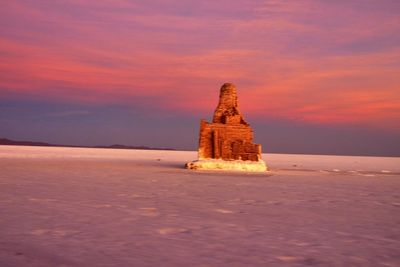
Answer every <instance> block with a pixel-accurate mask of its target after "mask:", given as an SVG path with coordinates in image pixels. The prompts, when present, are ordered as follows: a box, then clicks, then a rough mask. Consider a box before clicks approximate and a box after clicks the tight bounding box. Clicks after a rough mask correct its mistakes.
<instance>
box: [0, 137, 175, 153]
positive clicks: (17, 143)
mask: <svg viewBox="0 0 400 267" xmlns="http://www.w3.org/2000/svg"><path fill="white" fill-rule="evenodd" d="M0 145H5V146H55V147H85V148H114V149H143V150H175V149H173V148H159V147H147V146H126V145H119V144H114V145H110V146H72V145H58V144H49V143H44V142H33V141H16V140H10V139H7V138H0Z"/></svg>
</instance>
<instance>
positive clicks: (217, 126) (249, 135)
mask: <svg viewBox="0 0 400 267" xmlns="http://www.w3.org/2000/svg"><path fill="white" fill-rule="evenodd" d="M199 159H200V160H203V159H222V160H245V161H247V160H249V161H260V160H261V145H258V144H253V130H252V129H251V127H250V125H249V124H248V123H247V122H246V121H245V120H244V119H243V116H242V114H241V113H240V110H239V105H238V98H237V93H236V87H235V85H233V84H231V83H225V84H224V85H222V87H221V89H220V94H219V102H218V106H217V108H216V110H215V112H214V117H213V122H212V123H208V122H206V121H205V120H202V121H201V122H200V139H199Z"/></svg>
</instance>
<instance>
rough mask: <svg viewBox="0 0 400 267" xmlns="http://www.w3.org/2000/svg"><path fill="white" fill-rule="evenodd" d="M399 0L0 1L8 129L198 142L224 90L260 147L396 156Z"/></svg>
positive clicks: (25, 134) (7, 132)
mask: <svg viewBox="0 0 400 267" xmlns="http://www.w3.org/2000/svg"><path fill="white" fill-rule="evenodd" d="M399 14H400V1H398V0H393V1H391V0H375V1H370V0H359V1H358V0H354V1H349V0H346V1H344V0H343V1H341V0H337V1H324V0H320V1H317V0H315V1H308V0H304V1H301V0H300V1H284V0H282V1H278V0H263V1H261V0H246V1H244V0H236V1H228V0H219V1H215V0H213V1H211V0H204V1H194V0H193V1H192V0H187V1H180V0H155V1H151V0H149V1H129V0H97V1H85V0H69V1H68V0H58V1H53V0H36V1H20V0H2V1H1V2H0V138H1V137H3V138H9V139H16V140H32V141H43V142H50V143H58V144H69V145H111V144H125V145H144V146H151V147H168V148H175V149H180V150H196V149H197V146H198V131H199V121H200V119H202V118H204V119H207V120H211V118H212V115H213V112H214V109H215V108H216V106H217V102H218V94H219V88H220V87H221V85H222V84H223V83H225V82H232V83H234V84H235V85H236V86H237V90H238V97H239V105H240V109H241V111H242V113H243V115H244V118H245V119H246V121H248V122H249V123H250V124H251V126H252V127H253V128H254V132H255V142H256V143H260V144H262V146H263V152H266V153H305V154H337V155H371V156H373V155H378V156H400V34H399V33H400V15H399Z"/></svg>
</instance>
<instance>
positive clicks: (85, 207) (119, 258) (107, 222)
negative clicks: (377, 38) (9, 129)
mask: <svg viewBox="0 0 400 267" xmlns="http://www.w3.org/2000/svg"><path fill="white" fill-rule="evenodd" d="M196 156H197V155H196V153H195V152H181V151H137V150H112V149H80V148H41V147H12V146H0V237H1V238H0V266H2V267H8V266H374V267H375V266H400V256H399V255H400V227H399V225H400V212H399V211H400V210H399V209H400V193H399V192H400V159H399V158H374V157H340V156H310V155H277V154H275V155H274V154H265V155H263V158H264V160H266V162H267V164H268V165H269V167H270V169H271V171H270V172H268V173H264V174H255V173H237V172H230V173H229V172H212V171H211V172H210V171H195V170H187V169H184V167H183V166H184V164H185V163H186V162H188V161H190V160H193V159H195V158H196Z"/></svg>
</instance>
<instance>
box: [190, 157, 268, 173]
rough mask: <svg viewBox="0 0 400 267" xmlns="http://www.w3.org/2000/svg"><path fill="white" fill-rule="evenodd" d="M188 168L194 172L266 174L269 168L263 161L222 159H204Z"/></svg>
mask: <svg viewBox="0 0 400 267" xmlns="http://www.w3.org/2000/svg"><path fill="white" fill-rule="evenodd" d="M185 166H186V168H188V169H192V170H222V171H247V172H266V171H267V166H266V165H265V162H264V161H263V160H259V161H249V160H246V161H244V160H229V161H227V160H221V159H202V160H195V161H191V162H188V163H186V165H185Z"/></svg>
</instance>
